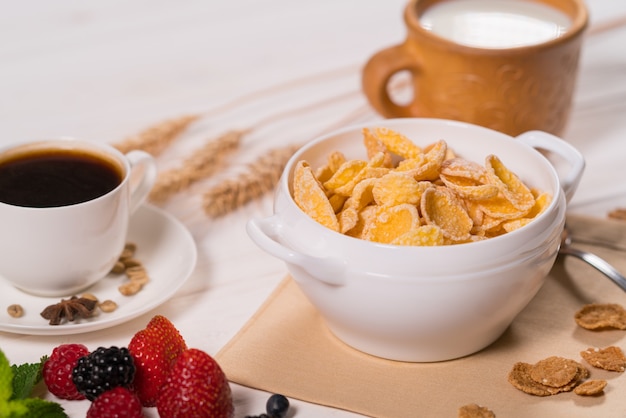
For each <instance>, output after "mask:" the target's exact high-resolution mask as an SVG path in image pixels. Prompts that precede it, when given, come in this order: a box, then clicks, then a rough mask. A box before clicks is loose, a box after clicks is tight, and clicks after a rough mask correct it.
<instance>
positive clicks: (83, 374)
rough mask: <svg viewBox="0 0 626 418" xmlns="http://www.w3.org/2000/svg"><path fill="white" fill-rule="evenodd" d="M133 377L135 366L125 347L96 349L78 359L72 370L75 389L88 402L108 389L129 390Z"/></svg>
mask: <svg viewBox="0 0 626 418" xmlns="http://www.w3.org/2000/svg"><path fill="white" fill-rule="evenodd" d="M134 377H135V364H134V362H133V358H132V356H131V355H130V352H129V351H128V349H127V348H126V347H122V348H118V347H115V346H113V347H109V348H106V347H98V349H96V350H95V351H93V352H91V353H89V354H88V355H86V356H84V357H81V358H79V359H78V362H77V363H76V367H74V369H73V370H72V381H73V382H74V385H76V389H78V391H79V392H80V393H82V394H83V395H85V397H86V398H87V399H89V400H90V401H93V400H95V399H96V398H97V397H98V396H100V394H102V393H103V392H105V391H107V390H109V389H113V388H115V387H118V386H121V387H125V388H129V387H130V385H131V383H132V382H133V378H134Z"/></svg>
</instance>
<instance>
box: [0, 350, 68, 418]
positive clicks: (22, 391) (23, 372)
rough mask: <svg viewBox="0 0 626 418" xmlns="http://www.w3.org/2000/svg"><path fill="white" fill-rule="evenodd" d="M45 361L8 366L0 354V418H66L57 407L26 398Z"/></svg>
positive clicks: (0, 353) (43, 401)
mask: <svg viewBox="0 0 626 418" xmlns="http://www.w3.org/2000/svg"><path fill="white" fill-rule="evenodd" d="M46 360H47V357H45V356H44V357H42V358H41V360H40V362H39V363H34V364H22V365H19V366H15V365H14V366H11V365H10V364H9V361H8V360H7V358H6V356H5V355H4V353H3V352H2V350H0V418H22V417H23V418H67V415H66V414H65V412H64V411H63V408H62V407H61V405H59V404H58V403H55V402H50V401H46V400H44V399H40V398H29V397H28V396H29V395H30V393H31V392H32V389H33V386H34V385H35V384H36V383H37V382H38V381H39V380H40V379H41V369H42V367H43V364H44V362H45V361H46Z"/></svg>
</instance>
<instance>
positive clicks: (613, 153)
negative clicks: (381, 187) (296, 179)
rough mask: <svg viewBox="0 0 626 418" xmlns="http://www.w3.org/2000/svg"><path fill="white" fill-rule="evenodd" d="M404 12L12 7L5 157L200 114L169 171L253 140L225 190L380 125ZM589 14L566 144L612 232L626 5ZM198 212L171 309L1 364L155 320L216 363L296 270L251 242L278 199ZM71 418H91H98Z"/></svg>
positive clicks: (381, 4)
mask: <svg viewBox="0 0 626 418" xmlns="http://www.w3.org/2000/svg"><path fill="white" fill-rule="evenodd" d="M404 4H405V2H404V0H387V1H374V0H365V1H358V0H318V1H310V2H303V1H299V2H294V1H288V0H266V1H263V2H258V1H250V0H244V1H239V2H232V1H226V0H208V1H207V0H204V1H202V0H186V1H181V2H173V1H165V0H151V1H148V0H134V1H120V0H111V1H95V2H80V1H77V0H58V1H54V2H49V1H44V0H33V1H29V2H17V1H13V2H9V1H4V2H3V4H2V6H3V7H2V8H1V9H0V10H2V12H1V13H0V145H4V144H8V143H11V142H21V141H26V140H29V139H32V138H42V137H54V136H60V135H67V136H75V137H81V138H88V139H93V140H99V141H106V142H116V141H120V140H122V139H124V138H125V137H127V136H129V135H131V134H134V133H136V132H138V131H140V130H142V129H143V128H146V127H147V126H149V125H151V124H153V123H155V122H158V121H161V120H164V119H168V118H171V117H176V116H180V115H183V114H188V113H206V117H205V118H204V119H203V120H202V121H201V122H200V123H199V124H197V125H196V126H195V127H194V129H193V131H192V132H189V133H188V134H186V136H185V137H184V138H183V139H184V140H181V142H180V143H177V144H176V145H175V146H174V147H173V148H172V149H171V150H170V151H169V154H168V158H169V159H170V160H169V161H170V162H171V161H179V160H176V159H177V158H181V157H183V156H185V155H186V154H185V153H186V151H190V150H191V149H193V147H195V146H196V145H197V144H198V143H199V141H202V140H205V139H207V138H210V137H214V136H217V135H218V134H220V133H223V132H225V131H227V130H230V129H245V128H256V129H255V130H253V131H252V133H251V134H250V135H248V136H247V137H246V138H247V139H246V140H245V141H244V144H243V147H242V149H241V151H240V152H239V154H238V155H237V156H236V157H235V159H234V161H233V163H232V164H231V166H230V167H228V168H227V169H225V170H224V171H223V173H222V174H221V175H222V176H225V177H227V176H230V175H233V174H234V173H236V172H237V170H238V169H240V168H241V166H242V165H243V164H244V163H245V162H248V161H250V160H251V159H253V158H254V157H255V156H256V155H258V154H259V153H260V152H262V151H263V150H265V149H269V148H271V147H275V146H280V145H283V144H287V143H290V142H294V143H301V142H303V141H305V140H307V139H311V138H313V137H314V136H316V135H317V134H318V133H320V132H322V131H324V130H327V129H330V128H332V127H335V126H338V125H341V124H346V123H351V122H359V121H364V120H376V119H378V118H379V117H378V116H377V115H376V114H374V113H373V112H372V111H371V110H369V108H368V107H367V104H366V102H365V100H364V98H363V97H362V96H361V94H360V91H359V88H360V74H359V71H360V67H361V66H362V65H363V64H364V62H365V61H366V60H367V59H368V57H369V56H370V55H372V54H373V53H374V52H376V51H378V50H379V49H381V48H383V47H386V46H389V45H392V44H395V43H398V42H400V41H401V40H402V39H403V38H404V36H405V29H404V27H403V23H402V10H403V8H404ZM589 8H590V12H591V22H592V26H591V28H590V31H589V33H588V35H589V36H588V38H587V40H586V41H585V43H584V49H583V55H582V62H581V73H580V78H579V85H578V90H577V93H576V98H575V106H574V111H573V114H572V118H571V122H570V124H569V127H568V129H567V132H566V133H565V134H564V138H565V139H567V140H568V141H570V142H571V143H572V144H574V145H575V146H576V147H577V148H578V149H579V150H580V151H581V152H582V153H583V154H584V155H585V157H586V160H587V170H586V173H585V176H584V178H583V180H582V183H581V185H580V188H579V189H578V193H577V194H576V196H575V198H574V200H573V202H572V205H571V208H570V210H571V211H573V212H579V213H587V214H590V215H593V216H597V217H600V218H602V217H605V216H606V213H607V211H609V210H611V209H614V208H616V207H620V206H622V207H624V206H626V181H624V179H626V117H625V115H626V53H624V44H626V2H622V1H616V0H589ZM160 163H161V164H163V166H166V165H167V164H168V161H160ZM198 190H202V189H201V188H200V189H198ZM200 206H201V202H200V199H199V198H197V196H196V197H194V196H186V197H183V198H180V199H178V200H177V201H176V202H174V203H170V204H167V205H166V206H165V209H166V210H167V211H169V212H170V213H172V214H173V215H174V216H176V217H177V218H178V219H179V220H181V221H182V222H183V223H184V224H185V225H186V226H187V228H188V229H189V230H190V231H191V233H192V234H193V237H194V239H195V241H196V244H197V247H198V252H199V257H198V264H197V267H196V269H195V271H194V273H193V274H192V276H191V278H190V279H189V281H188V282H187V283H186V284H185V285H184V286H183V287H182V288H181V289H180V290H179V291H178V292H177V293H176V294H175V295H174V296H173V297H172V299H170V300H169V301H168V302H166V303H165V304H163V305H161V306H160V307H159V308H157V309H154V310H153V311H150V312H149V313H146V314H144V315H142V316H140V317H138V318H136V319H133V320H131V321H129V322H127V323H125V324H122V325H119V326H115V327H112V328H108V329H106V330H102V331H97V332H91V333H86V334H81V335H60V336H53V337H39V336H26V335H20V334H13V333H6V332H0V348H1V349H2V350H3V351H4V352H5V354H6V355H7V356H8V358H9V359H10V360H11V361H12V362H13V363H22V362H32V361H37V360H38V359H39V357H40V356H41V355H43V354H47V353H50V352H51V350H52V348H53V347H55V346H56V345H59V344H61V343H67V342H81V343H84V344H86V345H87V346H88V347H91V348H96V347H97V346H99V345H105V346H109V345H125V344H127V343H128V341H129V340H130V338H131V336H132V335H133V333H134V332H135V331H137V330H138V329H140V328H142V327H143V326H144V325H145V323H147V321H148V320H149V319H150V317H151V316H152V315H154V314H156V313H160V314H163V315H166V316H167V317H168V318H170V319H171V320H172V321H173V322H174V323H175V325H176V326H177V327H178V328H179V329H180V331H181V333H182V334H183V335H184V336H185V338H186V340H187V343H188V345H189V346H191V347H197V348H201V349H203V350H205V351H207V352H208V353H210V354H214V353H216V352H217V351H219V349H220V348H222V347H223V346H224V345H225V344H226V343H227V342H228V341H229V340H230V339H231V338H232V337H233V336H234V335H235V334H236V333H237V331H238V330H239V329H240V328H241V327H242V326H243V325H244V324H245V322H246V321H247V320H248V319H249V318H250V317H251V315H253V314H254V312H255V311H256V310H257V308H258V307H259V306H260V304H261V303H262V302H263V301H264V300H265V299H266V297H267V296H268V295H269V293H270V292H271V291H272V290H273V288H274V286H275V285H276V284H277V283H278V282H279V281H280V280H281V279H282V278H283V277H284V275H285V273H286V269H285V267H284V265H283V264H282V262H280V261H278V260H276V259H273V258H272V257H271V256H269V255H267V254H266V253H264V252H263V251H261V250H260V249H259V248H257V247H256V246H255V245H254V244H253V243H252V242H251V241H250V239H249V238H248V236H247V235H246V233H245V228H244V227H245V223H246V221H247V220H248V219H249V218H251V217H264V216H268V215H269V214H270V213H271V211H272V197H271V195H268V196H266V197H265V198H263V199H261V200H260V201H257V202H254V203H252V204H250V205H247V206H246V207H244V208H241V209H239V210H238V211H236V212H234V213H231V214H230V215H228V216H226V217H223V218H220V219H217V220H210V219H208V218H207V217H206V216H205V215H204V213H203V212H202V210H201V207H200ZM0 233H1V231H0ZM1 286H3V285H0V290H1ZM3 309H4V308H3ZM303 378H306V377H305V376H303ZM233 392H234V398H235V403H236V415H237V416H238V417H242V416H244V415H246V414H258V413H261V412H263V411H264V405H265V400H266V399H267V396H268V394H267V393H264V392H261V391H256V390H253V389H249V388H245V387H241V386H238V385H233ZM51 399H52V398H51ZM63 405H64V407H65V408H66V411H67V412H68V414H69V415H70V416H72V417H79V416H84V413H85V411H86V409H87V407H88V403H87V402H65V403H64V404H63ZM292 405H294V408H295V409H296V411H297V413H296V416H297V417H299V418H303V417H321V416H325V417H326V416H328V417H350V416H356V415H355V414H351V413H349V412H345V411H339V410H334V409H330V408H325V407H321V406H318V405H313V404H308V403H305V402H301V401H297V400H293V401H292ZM150 413H151V414H152V415H151V416H156V411H150Z"/></svg>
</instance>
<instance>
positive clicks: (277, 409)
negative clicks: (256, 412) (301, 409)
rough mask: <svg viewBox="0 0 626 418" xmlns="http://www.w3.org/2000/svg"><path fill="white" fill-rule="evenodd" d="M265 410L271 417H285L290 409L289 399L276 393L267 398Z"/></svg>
mask: <svg viewBox="0 0 626 418" xmlns="http://www.w3.org/2000/svg"><path fill="white" fill-rule="evenodd" d="M265 410H266V411H267V414H268V415H269V416H270V417H271V418H285V417H286V416H287V411H289V399H287V398H286V397H285V396H283V395H280V394H274V395H272V396H270V397H269V399H268V400H267V403H266V404H265Z"/></svg>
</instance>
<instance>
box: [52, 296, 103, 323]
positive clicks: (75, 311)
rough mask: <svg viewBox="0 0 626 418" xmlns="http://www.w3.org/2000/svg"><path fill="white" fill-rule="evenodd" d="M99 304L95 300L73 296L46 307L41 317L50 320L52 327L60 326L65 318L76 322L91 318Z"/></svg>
mask: <svg viewBox="0 0 626 418" xmlns="http://www.w3.org/2000/svg"><path fill="white" fill-rule="evenodd" d="M96 304H97V302H96V301H95V300H93V299H87V298H79V297H77V296H72V297H71V298H69V299H61V302H59V303H55V304H54V305H50V306H48V307H46V308H45V309H44V310H43V311H42V312H41V316H42V317H44V318H45V319H47V320H49V321H50V322H49V323H50V325H59V324H60V323H61V321H62V320H63V318H65V319H67V320H68V321H74V320H75V319H76V318H89V317H90V316H91V315H92V314H93V312H94V310H95V309H96Z"/></svg>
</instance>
